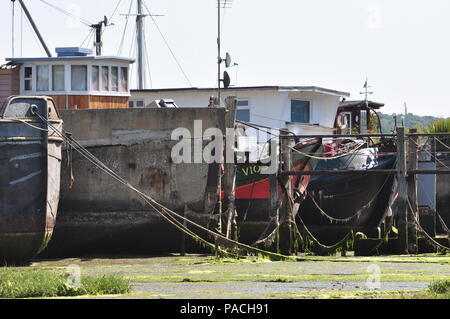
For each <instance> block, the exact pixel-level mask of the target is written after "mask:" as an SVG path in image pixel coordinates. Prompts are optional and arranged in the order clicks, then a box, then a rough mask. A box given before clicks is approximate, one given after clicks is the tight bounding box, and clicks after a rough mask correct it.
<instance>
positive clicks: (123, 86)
mask: <svg viewBox="0 0 450 319" xmlns="http://www.w3.org/2000/svg"><path fill="white" fill-rule="evenodd" d="M120 91H121V92H127V91H128V68H120Z"/></svg>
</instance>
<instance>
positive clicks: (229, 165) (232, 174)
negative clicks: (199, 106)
mask: <svg viewBox="0 0 450 319" xmlns="http://www.w3.org/2000/svg"><path fill="white" fill-rule="evenodd" d="M225 106H226V108H227V115H226V117H225V127H226V128H227V130H229V131H228V132H227V133H226V138H225V152H226V154H225V159H226V160H225V164H224V181H223V182H224V185H223V186H224V189H223V191H224V198H225V202H226V212H227V213H226V216H227V228H226V236H227V238H232V239H234V240H237V239H238V238H237V222H236V217H237V212H236V206H235V193H236V164H235V163H234V148H235V134H234V126H235V123H236V97H234V96H230V97H227V98H226V100H225ZM230 129H233V134H230V133H231V130H230Z"/></svg>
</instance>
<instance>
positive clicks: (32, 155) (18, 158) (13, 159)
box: [9, 152, 45, 162]
mask: <svg viewBox="0 0 450 319" xmlns="http://www.w3.org/2000/svg"><path fill="white" fill-rule="evenodd" d="M43 156H45V154H44V153H42V152H40V153H33V154H28V155H20V156H16V157H12V158H10V159H9V161H10V162H14V161H22V160H25V159H29V158H38V157H43Z"/></svg>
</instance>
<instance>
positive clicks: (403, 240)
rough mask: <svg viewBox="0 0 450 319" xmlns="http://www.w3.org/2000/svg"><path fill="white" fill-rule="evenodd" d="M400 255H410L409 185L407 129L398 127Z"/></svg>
mask: <svg viewBox="0 0 450 319" xmlns="http://www.w3.org/2000/svg"><path fill="white" fill-rule="evenodd" d="M397 179H398V211H397V221H398V253H399V254H408V208H407V206H408V203H407V199H408V183H407V173H406V152H405V128H404V127H397Z"/></svg>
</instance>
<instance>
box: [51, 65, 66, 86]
mask: <svg viewBox="0 0 450 319" xmlns="http://www.w3.org/2000/svg"><path fill="white" fill-rule="evenodd" d="M64 83H65V76H64V65H53V66H52V90H53V91H64V90H65V85H64Z"/></svg>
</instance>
